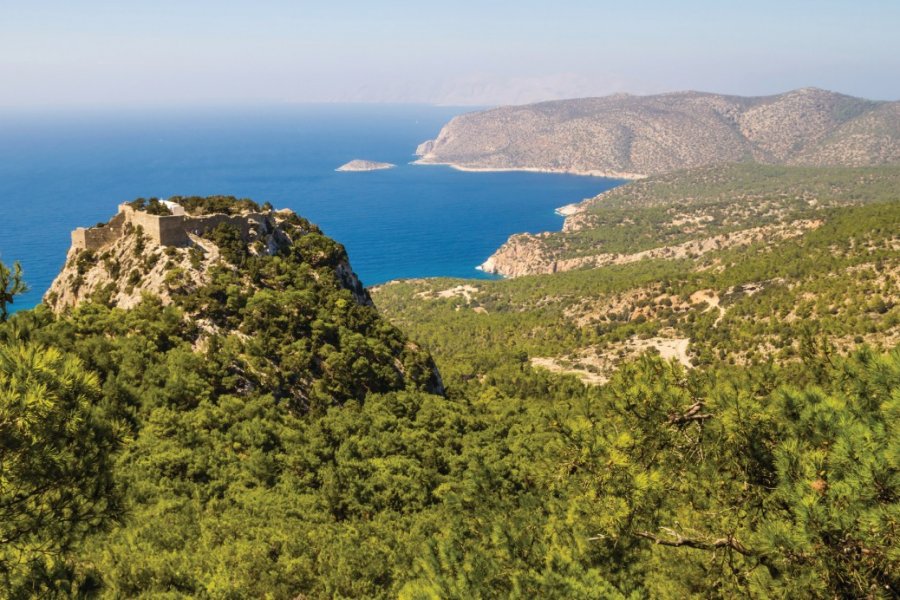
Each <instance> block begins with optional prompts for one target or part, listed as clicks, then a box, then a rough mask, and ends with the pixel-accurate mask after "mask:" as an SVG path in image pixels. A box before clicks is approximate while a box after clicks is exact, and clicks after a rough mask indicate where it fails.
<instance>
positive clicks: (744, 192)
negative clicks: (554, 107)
mask: <svg viewBox="0 0 900 600" xmlns="http://www.w3.org/2000/svg"><path fill="white" fill-rule="evenodd" d="M898 183H900V168H881V169H846V170H834V169H808V168H803V169H799V168H782V167H779V168H775V167H759V166H737V167H716V168H706V169H701V170H699V171H693V172H683V173H679V174H672V175H665V176H660V177H658V178H651V179H647V180H645V181H641V182H636V183H632V184H629V185H626V186H623V187H621V188H617V189H615V190H612V191H610V192H607V193H606V194H604V195H603V196H600V197H599V198H598V199H597V200H590V201H587V202H586V203H585V205H584V206H583V208H582V212H581V213H579V214H577V215H575V216H573V217H569V219H570V220H569V221H567V223H568V224H569V227H568V228H567V230H566V231H563V232H561V233H555V234H545V235H539V236H531V237H527V238H525V237H518V238H517V239H518V240H522V241H521V242H518V243H519V248H528V252H527V253H526V254H525V255H524V257H523V256H522V255H519V256H518V257H517V256H514V255H513V256H511V259H512V262H510V263H509V268H510V269H515V268H521V269H522V270H525V271H529V270H533V272H540V271H539V269H540V270H543V273H545V274H532V275H526V274H523V273H518V274H519V275H521V276H519V277H516V278H514V279H508V280H503V281H463V280H452V279H449V280H446V279H431V280H421V281H404V282H395V283H391V284H388V285H385V286H381V287H379V288H377V290H376V293H375V298H376V300H377V301H378V303H379V305H380V306H382V308H383V309H384V310H385V311H386V314H387V315H389V316H390V317H391V318H392V319H393V320H394V321H395V322H396V323H397V324H398V325H400V326H401V327H403V328H404V329H405V330H408V331H410V332H411V334H412V335H413V336H414V337H416V339H418V340H420V341H422V342H424V343H426V344H427V345H428V346H429V347H430V348H431V349H432V351H433V352H434V353H435V355H436V356H437V358H438V362H439V364H442V362H441V361H442V360H443V361H446V362H444V363H443V372H444V375H445V376H448V374H450V375H451V376H453V375H455V376H460V375H461V374H462V375H463V376H466V377H482V376H484V374H485V372H489V371H490V365H492V364H496V361H497V360H498V358H497V357H498V356H505V357H507V360H514V359H515V358H514V357H516V356H517V355H519V353H521V354H522V355H524V356H527V357H528V359H529V360H530V361H531V362H532V364H533V365H534V366H536V367H541V368H549V369H551V370H554V371H560V372H568V373H572V374H576V375H577V376H579V377H580V378H582V379H583V380H584V381H586V382H589V383H594V384H596V383H603V382H606V381H608V380H609V378H610V377H611V375H612V374H613V373H614V372H615V371H616V370H617V368H618V367H619V366H620V365H622V364H624V363H627V362H628V360H631V359H633V358H634V357H636V356H638V355H639V354H641V353H642V352H645V351H648V350H649V351H653V352H658V353H660V354H662V355H663V356H664V357H666V358H675V359H677V360H678V361H679V362H681V363H682V364H685V365H687V366H689V367H696V366H710V365H715V364H722V363H724V364H752V363H755V362H758V361H773V362H790V361H792V360H796V358H797V357H798V356H799V355H800V353H801V352H802V351H803V347H802V346H803V343H805V342H804V339H806V338H809V337H810V336H813V337H817V338H819V341H820V342H823V343H828V344H831V345H833V347H834V348H835V350H836V351H840V352H846V351H848V350H849V349H851V348H852V347H854V346H855V345H857V344H860V343H862V342H867V343H869V344H873V345H875V346H880V347H882V348H892V347H893V346H894V345H896V344H897V343H898V342H900V195H898V192H897V189H898ZM507 247H509V246H507ZM598 248H601V249H604V250H605V252H604V253H602V254H597V251H598ZM648 248H649V250H648ZM548 257H549V258H548ZM521 258H524V259H525V260H524V261H523V262H521V263H520V262H516V260H517V259H521ZM554 265H556V272H555V273H554V272H553V266H554ZM561 265H562V266H572V267H573V268H574V267H577V268H576V269H574V270H571V271H569V272H560V271H562V270H564V269H560V268H559V267H560V266H561ZM448 330H449V331H453V332H454V335H453V336H447V335H446V334H445V332H446V331H448ZM473 340H477V342H476V343H473Z"/></svg>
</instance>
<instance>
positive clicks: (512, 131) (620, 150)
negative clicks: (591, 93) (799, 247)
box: [417, 88, 900, 179]
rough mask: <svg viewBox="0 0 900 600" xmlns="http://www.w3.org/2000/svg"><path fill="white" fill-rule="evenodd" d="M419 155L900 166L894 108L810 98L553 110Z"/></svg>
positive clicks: (444, 141) (485, 115) (528, 111)
mask: <svg viewBox="0 0 900 600" xmlns="http://www.w3.org/2000/svg"><path fill="white" fill-rule="evenodd" d="M417 153H418V154H419V156H420V157H421V158H420V159H419V160H418V161H417V162H418V163H419V164H449V165H453V166H456V167H458V168H462V169H467V170H506V169H508V170H537V171H553V172H571V173H582V174H591V175H603V176H608V177H618V178H625V179H636V178H641V177H643V176H649V175H657V174H661V173H667V172H671V171H675V170H679V169H689V168H695V167H701V166H706V165H714V164H722V163H729V162H739V161H755V162H760V163H764V164H788V165H810V166H823V165H846V166H864V165H880V164H888V163H897V162H900V102H873V101H869V100H864V99H860V98H852V97H850V96H844V95H841V94H836V93H833V92H828V91H825V90H819V89H813V88H806V89H801V90H795V91H792V92H788V93H785V94H780V95H777V96H768V97H754V98H744V97H738V96H723V95H718V94H707V93H700V92H679V93H673V94H662V95H656V96H631V95H628V94H617V95H614V96H607V97H603V98H583V99H577V100H560V101H554V102H543V103H540V104H530V105H525V106H507V107H501V108H495V109H491V110H486V111H481V112H475V113H469V114H465V115H460V116H458V117H455V118H454V119H452V120H451V121H450V122H449V123H448V124H447V125H446V126H444V128H443V129H442V130H441V131H440V133H439V135H438V137H437V138H436V139H434V140H431V141H428V142H425V143H423V144H421V145H420V146H419V148H418V149H417Z"/></svg>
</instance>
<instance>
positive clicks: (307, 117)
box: [0, 105, 621, 309]
mask: <svg viewBox="0 0 900 600" xmlns="http://www.w3.org/2000/svg"><path fill="white" fill-rule="evenodd" d="M467 110H471V109H470V108H454V107H434V106H410V105H396V106H394V105H302V106H279V107H259V108H240V109H226V108H216V109H180V110H175V109H170V110H141V111H139V110H132V111H80V112H72V111H68V112H47V111H44V112H40V111H22V112H18V113H6V114H0V260H2V261H4V262H5V263H7V264H11V263H12V262H13V261H15V260H18V261H20V262H21V263H22V266H23V268H24V270H25V274H26V279H27V281H28V283H29V284H30V286H31V291H30V292H29V293H28V294H26V295H25V296H23V297H21V298H18V299H17V300H16V303H15V305H14V307H13V308H15V309H22V308H27V307H30V306H33V305H35V304H36V303H38V302H40V298H41V296H42V294H43V293H44V292H45V291H46V289H47V288H48V287H49V285H50V282H51V281H52V279H53V277H54V276H55V275H56V274H57V272H58V271H59V269H60V267H61V266H62V264H63V262H64V261H65V255H66V251H67V249H68V247H69V242H70V232H71V230H72V229H74V228H75V227H79V226H90V225H93V224H95V223H97V222H99V221H106V220H107V219H108V218H109V217H110V216H112V215H113V214H114V212H115V210H116V205H117V204H118V203H119V202H122V201H125V200H131V199H134V198H137V197H151V196H157V197H161V198H165V197H168V196H171V195H176V194H177V195H208V194H229V195H235V196H238V197H249V198H253V199H254V200H256V201H258V202H260V203H262V202H265V201H269V202H271V203H272V204H273V205H274V206H276V207H278V208H283V207H287V208H291V209H293V210H295V211H296V212H297V213H299V214H300V215H302V216H304V217H306V218H308V219H310V220H311V221H313V222H314V223H317V224H318V225H319V226H320V227H322V229H323V230H324V231H325V233H326V234H327V235H329V236H331V237H333V238H335V239H336V240H338V241H340V242H341V243H343V244H344V245H345V247H346V248H347V250H348V253H349V255H350V260H351V263H352V265H353V268H354V270H355V271H356V272H357V273H358V274H359V276H360V278H361V279H362V280H363V282H364V283H365V284H366V285H374V284H379V283H383V282H385V281H388V280H391V279H398V278H410V277H432V276H452V277H485V276H486V275H484V274H482V273H481V272H479V271H476V270H475V266H476V265H478V264H480V263H481V262H482V261H484V260H485V259H486V258H487V257H488V256H489V255H490V254H491V253H492V252H493V251H494V250H495V249H496V248H497V247H498V246H499V245H500V244H502V243H503V242H504V241H505V240H506V238H507V237H508V236H509V235H510V234H512V233H517V232H525V231H527V232H538V231H548V230H557V229H559V227H560V226H561V224H562V218H561V217H559V216H558V215H556V214H554V212H553V211H554V209H555V208H556V207H559V206H562V205H564V204H569V203H571V202H576V201H578V200H581V199H583V198H587V197H590V196H594V195H596V194H598V193H600V192H602V191H605V190H607V189H610V188H612V187H614V186H616V185H618V184H620V183H621V182H619V181H616V180H609V179H601V178H595V177H583V176H575V175H559V174H544V173H526V172H506V173H472V172H462V171H457V170H454V169H451V168H449V167H442V166H418V165H411V164H409V163H410V162H411V161H412V160H414V158H415V157H414V156H413V155H412V154H413V151H414V150H415V147H416V146H417V145H418V144H419V143H420V142H422V141H424V140H426V139H430V138H433V137H435V136H436V135H437V133H438V131H439V130H440V128H441V126H442V125H443V124H444V123H446V122H447V121H448V120H449V119H450V118H452V117H453V116H455V115H457V114H461V113H463V112H465V111H467ZM355 158H360V159H365V160H373V161H381V162H390V163H395V164H397V167H396V168H395V169H391V170H385V171H372V172H360V173H338V172H335V170H334V169H335V168H337V167H338V166H340V165H342V164H343V163H345V162H347V161H349V160H351V159H355Z"/></svg>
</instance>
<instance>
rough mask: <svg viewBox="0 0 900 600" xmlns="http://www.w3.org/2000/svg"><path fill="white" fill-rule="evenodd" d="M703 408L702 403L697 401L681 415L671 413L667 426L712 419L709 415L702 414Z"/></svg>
mask: <svg viewBox="0 0 900 600" xmlns="http://www.w3.org/2000/svg"><path fill="white" fill-rule="evenodd" d="M703 407H704V404H703V401H702V400H698V401H697V402H695V403H694V404H692V405H691V406H690V407H689V408H688V409H687V410H686V411H685V412H683V413H682V414H678V413H671V414H670V415H669V424H670V425H684V424H686V423H691V422H694V421H705V420H706V419H712V417H713V416H712V415H711V414H709V413H704V412H702V411H703Z"/></svg>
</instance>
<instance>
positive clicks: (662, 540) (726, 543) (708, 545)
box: [634, 527, 759, 558]
mask: <svg viewBox="0 0 900 600" xmlns="http://www.w3.org/2000/svg"><path fill="white" fill-rule="evenodd" d="M661 529H662V530H663V531H665V532H666V533H667V534H668V537H661V536H658V535H655V534H652V533H650V532H648V531H636V532H634V535H635V536H637V537H639V538H644V539H647V540H650V541H651V542H653V543H654V544H659V545H660V546H671V547H673V548H679V547H682V546H683V547H686V548H696V549H697V550H718V549H720V548H729V549H731V550H734V551H735V552H737V553H738V554H742V555H744V556H752V557H757V558H758V557H759V555H758V553H756V552H754V551H753V550H750V549H749V548H747V547H746V546H744V544H742V543H741V542H740V541H738V540H736V539H735V538H734V536H731V535H729V536H727V537H723V538H718V539H714V540H705V539H701V538H689V537H684V536H683V535H681V534H680V533H677V532H675V531H673V530H672V529H669V528H668V527H662V528H661Z"/></svg>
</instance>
